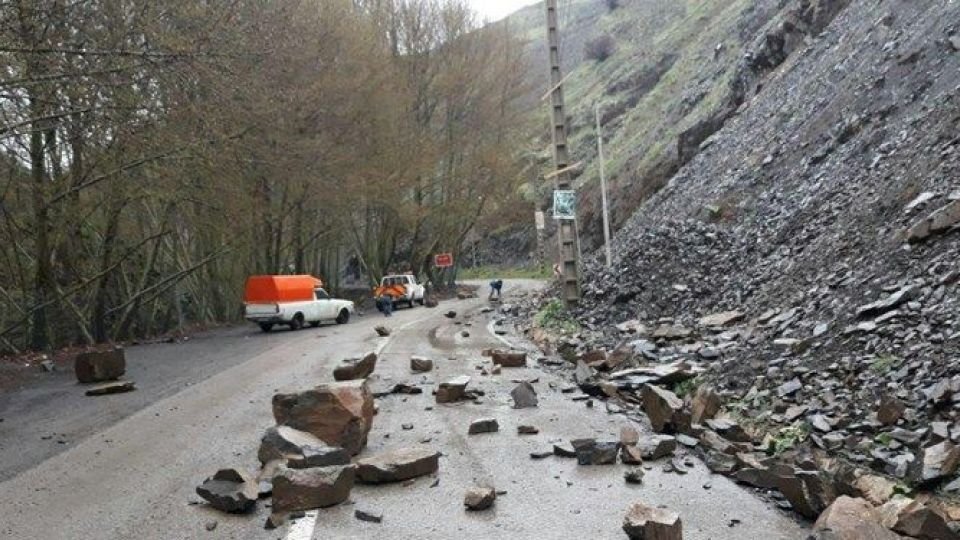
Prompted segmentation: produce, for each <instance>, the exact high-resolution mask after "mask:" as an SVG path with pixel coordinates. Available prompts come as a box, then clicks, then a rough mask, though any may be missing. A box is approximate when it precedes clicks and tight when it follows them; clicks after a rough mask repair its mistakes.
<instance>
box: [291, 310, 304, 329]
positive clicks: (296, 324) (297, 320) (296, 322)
mask: <svg viewBox="0 0 960 540" xmlns="http://www.w3.org/2000/svg"><path fill="white" fill-rule="evenodd" d="M301 328H303V313H297V314H296V315H294V316H293V320H292V321H290V330H293V331H294V332H296V331H297V330H299V329H301Z"/></svg>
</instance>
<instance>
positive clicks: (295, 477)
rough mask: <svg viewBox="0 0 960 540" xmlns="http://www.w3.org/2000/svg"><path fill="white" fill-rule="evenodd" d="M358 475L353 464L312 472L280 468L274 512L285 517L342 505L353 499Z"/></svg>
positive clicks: (321, 468)
mask: <svg viewBox="0 0 960 540" xmlns="http://www.w3.org/2000/svg"><path fill="white" fill-rule="evenodd" d="M356 473H357V468H356V466H354V465H346V466H332V467H314V468H311V469H290V468H287V467H283V466H281V467H279V468H278V469H277V472H276V474H275V475H274V477H273V507H272V509H273V512H274V513H281V514H282V513H286V512H293V511H297V510H313V509H316V508H327V507H329V506H334V505H337V504H340V503H342V502H344V501H346V500H347V498H349V497H350V490H351V489H353V484H354V481H355V479H356Z"/></svg>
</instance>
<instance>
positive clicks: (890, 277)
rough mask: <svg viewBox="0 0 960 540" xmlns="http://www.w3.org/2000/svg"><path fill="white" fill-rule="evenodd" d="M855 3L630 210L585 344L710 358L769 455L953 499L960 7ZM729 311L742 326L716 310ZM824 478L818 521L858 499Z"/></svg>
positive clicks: (596, 282) (593, 270)
mask: <svg viewBox="0 0 960 540" xmlns="http://www.w3.org/2000/svg"><path fill="white" fill-rule="evenodd" d="M795 4H796V5H807V6H810V5H812V4H815V3H810V2H806V1H803V0H798V1H797V2H796V3H795ZM847 4H849V5H847ZM839 7H840V9H838V10H837V12H836V18H835V19H834V20H832V22H830V23H829V24H827V25H826V26H825V30H824V31H823V32H822V33H819V34H817V35H816V36H815V37H814V38H810V39H807V40H805V43H804V44H803V45H802V46H799V47H797V48H796V49H795V52H793V54H788V55H785V56H784V55H781V57H782V60H783V61H782V63H781V64H779V65H778V66H777V67H776V68H775V69H774V70H772V71H770V72H769V73H768V74H766V75H762V76H759V77H755V78H754V79H753V82H752V83H751V84H752V85H753V86H752V88H754V90H755V91H754V92H748V93H746V94H745V101H744V103H743V104H742V105H741V106H740V107H739V108H738V110H737V111H736V113H735V114H734V115H733V116H731V117H730V118H729V120H728V121H727V122H726V123H725V125H724V126H723V127H722V129H720V130H719V131H717V132H716V133H715V134H713V135H712V136H710V137H709V138H708V139H707V140H705V141H704V142H703V143H702V144H701V145H700V152H699V153H698V155H696V156H695V157H693V158H692V159H691V161H690V162H689V163H687V164H686V165H685V166H684V167H682V168H681V169H680V170H679V171H678V173H677V174H676V175H675V176H673V177H672V178H671V179H670V181H669V183H668V184H667V185H666V187H664V188H663V189H662V190H660V191H659V192H657V193H656V194H655V195H653V196H652V197H651V198H650V199H649V200H647V201H646V202H644V203H643V205H642V206H641V208H640V209H639V210H638V211H637V212H636V213H635V214H634V215H633V216H632V217H631V218H630V219H629V221H628V222H627V223H626V224H625V226H624V227H623V228H622V229H621V230H620V231H619V233H618V234H617V235H616V239H615V249H614V253H615V254H616V256H615V261H614V265H613V267H612V268H610V269H607V268H604V267H603V266H602V265H601V264H600V260H599V258H597V257H595V258H592V259H591V260H589V261H587V262H586V263H585V264H586V273H585V277H584V283H585V285H584V292H585V299H584V301H583V302H582V304H581V306H580V308H579V310H578V313H577V316H578V318H579V321H580V323H581V324H582V326H583V328H584V332H583V333H582V334H581V335H579V336H577V337H574V338H572V339H571V340H570V344H571V345H573V346H575V347H577V348H579V350H580V351H585V350H588V349H591V348H596V347H600V348H605V349H606V350H608V351H612V350H614V349H616V348H621V349H622V348H624V347H626V348H627V350H630V348H634V351H633V356H632V361H633V362H638V361H643V360H644V357H646V358H649V357H651V356H653V357H655V358H659V359H660V360H661V361H668V360H675V359H686V360H693V361H695V362H699V363H702V364H704V365H705V366H707V370H708V371H707V373H706V375H705V376H704V378H703V380H704V381H709V382H710V384H712V385H715V387H716V388H717V389H718V390H719V392H720V394H721V395H722V396H723V397H724V399H725V400H726V402H727V404H728V407H729V408H730V411H731V413H732V414H736V415H738V417H739V419H740V420H741V422H742V423H743V425H744V426H748V427H749V429H750V430H751V432H752V433H753V434H754V435H755V436H756V437H757V438H756V439H755V440H756V441H757V442H760V441H761V440H762V441H763V445H764V447H765V448H766V447H767V445H768V444H770V445H771V448H772V447H774V446H776V447H778V448H779V445H780V444H781V443H784V441H785V440H789V442H790V445H794V444H798V443H801V442H802V443H803V445H804V446H803V447H804V448H807V449H808V450H809V449H810V448H813V449H816V450H817V451H828V452H830V454H831V455H833V456H836V457H839V458H841V459H842V461H843V462H844V463H852V464H856V465H857V466H859V467H866V468H869V469H872V470H873V471H874V472H875V473H879V474H882V475H887V476H889V477H891V478H892V479H893V480H892V481H893V482H896V483H902V484H903V485H905V486H907V487H908V488H909V489H918V490H928V489H935V490H938V492H939V493H940V494H945V495H948V496H954V497H955V496H957V495H960V482H958V481H957V480H958V476H957V460H956V459H955V458H956V457H957V456H958V453H960V449H958V447H956V446H955V443H957V442H958V441H960V414H958V408H957V404H958V403H960V361H958V360H960V267H958V264H960V263H958V261H960V132H958V131H957V125H958V122H960V35H958V31H960V26H958V23H960V5H958V4H957V3H955V2H942V1H936V0H915V1H907V0H883V1H880V2H878V1H876V0H852V1H850V2H849V3H844V5H843V6H839ZM786 8H787V9H790V6H789V5H788V6H786ZM775 27H777V28H784V26H783V25H780V24H779V23H775ZM765 35H766V36H768V37H769V36H770V33H767V34H765ZM771 43H773V44H774V45H776V43H777V40H771V39H764V40H762V41H757V42H755V43H754V46H755V47H760V49H750V50H748V51H747V54H748V55H749V56H748V57H749V58H759V57H761V56H763V55H764V54H766V55H769V54H770V52H771V51H775V50H776V47H773V48H771V47H770V45H771ZM763 51H766V52H763ZM931 228H932V229H934V230H931ZM721 311H736V312H737V313H732V314H730V321H729V322H730V324H729V325H727V326H723V327H722V328H716V325H715V324H708V323H707V322H706V321H704V320H703V319H701V317H703V316H705V315H708V314H715V313H717V312H721ZM640 337H642V338H644V339H643V340H639V341H637V339H638V338H640ZM648 340H649V341H648ZM637 347H640V348H637ZM641 351H642V352H643V354H642V355H641V354H640V352H641ZM628 357H630V356H629V355H628ZM621 367H622V366H621ZM891 411H892V412H891ZM885 416H886V417H887V418H886V419H883V418H884V417H885ZM941 450H943V451H944V453H943V454H938V452H940V451H941ZM941 458H944V459H943V460H941ZM802 462H803V460H802V459H800V458H798V461H794V462H791V464H790V466H791V467H792V466H795V465H797V464H798V463H802ZM818 463H820V465H818V466H821V465H822V464H823V462H818ZM799 466H800V467H802V468H806V467H807V466H808V465H802V464H801V465H799ZM821 472H826V471H821ZM833 472H835V471H833ZM818 474H819V473H818ZM857 474H861V473H857ZM825 478H827V479H828V480H829V481H830V490H829V491H825V492H823V493H821V494H820V495H819V496H818V498H817V501H815V502H816V504H814V503H813V501H812V499H811V501H805V503H806V502H810V503H811V505H812V508H814V509H815V510H811V511H810V512H811V515H813V516H815V515H816V512H819V511H821V510H822V509H823V507H824V505H825V504H828V503H829V502H830V501H831V500H832V497H835V496H836V495H837V494H839V493H846V492H848V491H851V490H852V492H856V490H853V488H851V487H850V485H849V483H845V481H846V480H845V477H843V475H841V474H838V475H837V476H828V477H825ZM890 485H893V484H890ZM905 489H907V488H905ZM784 493H786V492H784ZM890 494H892V491H891V492H890V493H888V494H887V498H889V495H890ZM811 496H812V494H811ZM791 502H793V503H795V502H796V501H794V500H791ZM945 508H947V510H945V512H947V513H949V514H950V518H951V519H953V520H956V519H958V518H960V512H957V513H954V512H956V510H957V506H956V505H954V506H952V507H945ZM950 508H952V510H951V509H950ZM928 537H942V536H936V535H935V536H928ZM943 537H949V538H953V537H954V536H952V535H951V536H943Z"/></svg>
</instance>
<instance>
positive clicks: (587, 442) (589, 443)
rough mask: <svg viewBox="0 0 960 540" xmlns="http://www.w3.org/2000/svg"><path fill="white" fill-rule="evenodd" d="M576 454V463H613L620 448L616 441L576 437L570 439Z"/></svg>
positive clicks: (615, 461)
mask: <svg viewBox="0 0 960 540" xmlns="http://www.w3.org/2000/svg"><path fill="white" fill-rule="evenodd" d="M570 444H571V445H573V450H574V452H575V453H576V456H577V465H614V464H616V463H617V454H618V453H619V450H620V443H619V442H618V441H602V442H601V441H597V440H596V439H576V440H573V441H570Z"/></svg>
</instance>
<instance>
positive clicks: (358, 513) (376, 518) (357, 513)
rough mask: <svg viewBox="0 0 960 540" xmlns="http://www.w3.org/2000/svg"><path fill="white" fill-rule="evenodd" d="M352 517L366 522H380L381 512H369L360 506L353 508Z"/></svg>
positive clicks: (381, 518) (381, 519)
mask: <svg viewBox="0 0 960 540" xmlns="http://www.w3.org/2000/svg"><path fill="white" fill-rule="evenodd" d="M353 517H355V518H357V519H359V520H360V521H366V522H368V523H380V522H382V521H383V514H381V513H380V512H371V511H369V510H364V509H362V508H357V509H355V510H354V511H353Z"/></svg>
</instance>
